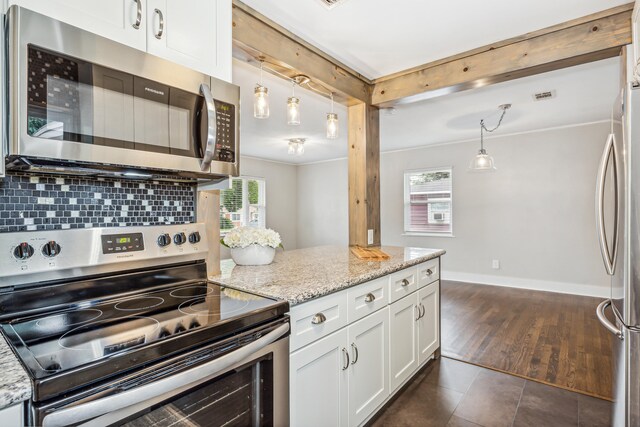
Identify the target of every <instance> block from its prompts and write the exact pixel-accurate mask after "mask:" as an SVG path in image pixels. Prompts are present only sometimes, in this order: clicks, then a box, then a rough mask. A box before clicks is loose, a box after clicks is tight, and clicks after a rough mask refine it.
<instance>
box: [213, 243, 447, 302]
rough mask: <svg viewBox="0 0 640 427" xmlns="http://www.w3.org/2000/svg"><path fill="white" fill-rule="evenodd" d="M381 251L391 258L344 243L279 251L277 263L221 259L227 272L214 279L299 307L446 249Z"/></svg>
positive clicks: (411, 264)
mask: <svg viewBox="0 0 640 427" xmlns="http://www.w3.org/2000/svg"><path fill="white" fill-rule="evenodd" d="M381 249H382V250H383V251H384V252H385V253H387V254H388V255H390V256H391V258H390V259H388V260H386V261H366V260H361V259H359V258H357V257H356V256H355V255H353V254H352V253H351V251H350V249H349V248H348V247H343V246H318V247H313V248H307V249H296V250H292V251H280V250H278V252H277V253H276V257H275V259H274V261H273V263H271V264H269V265H263V266H238V265H236V264H235V263H234V262H233V261H232V260H223V261H222V262H221V263H220V267H221V270H222V272H221V273H220V274H219V275H217V276H212V277H210V280H211V281H212V282H216V283H219V284H221V285H224V286H228V287H230V288H235V289H239V290H243V291H247V292H252V293H255V294H258V295H262V296H266V297H270V298H277V299H281V300H286V301H289V304H290V305H296V304H301V303H303V302H306V301H309V300H311V299H314V298H319V297H321V296H324V295H327V294H330V293H333V292H337V291H340V290H342V289H346V288H348V287H351V286H354V285H357V284H359V283H363V282H366V281H369V280H372V279H375V278H378V277H381V276H385V275H387V274H390V273H393V272H395V271H398V270H402V269H403V268H407V267H410V266H413V265H417V264H420V263H422V262H425V261H427V260H430V259H432V258H436V257H439V256H441V255H444V253H445V251H444V250H442V249H427V248H410V247H407V248H405V247H397V246H383V247H382V248H381Z"/></svg>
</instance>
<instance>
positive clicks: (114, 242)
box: [101, 233, 144, 254]
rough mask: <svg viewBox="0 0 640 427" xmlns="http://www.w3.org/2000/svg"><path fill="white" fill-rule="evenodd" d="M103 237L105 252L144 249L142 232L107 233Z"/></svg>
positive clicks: (114, 252)
mask: <svg viewBox="0 0 640 427" xmlns="http://www.w3.org/2000/svg"><path fill="white" fill-rule="evenodd" d="M101 237H102V253H103V254H116V253H121V252H133V251H144V238H143V237H142V233H127V234H105V235H102V236H101Z"/></svg>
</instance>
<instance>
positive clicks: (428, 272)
mask: <svg viewBox="0 0 640 427" xmlns="http://www.w3.org/2000/svg"><path fill="white" fill-rule="evenodd" d="M432 274H433V270H432V269H430V268H427V276H431V275H432Z"/></svg>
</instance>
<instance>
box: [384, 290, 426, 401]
mask: <svg viewBox="0 0 640 427" xmlns="http://www.w3.org/2000/svg"><path fill="white" fill-rule="evenodd" d="M417 303H418V297H417V293H416V292H414V293H412V294H410V295H408V296H406V297H404V298H402V299H401V300H399V301H396V302H394V303H393V304H391V306H390V310H389V326H390V330H391V333H390V341H391V342H390V344H389V349H390V352H389V356H390V357H389V365H390V366H389V377H390V383H391V390H395V389H396V388H398V386H399V385H400V384H402V383H403V382H404V381H405V380H406V379H407V378H409V377H410V376H411V374H413V372H414V371H415V370H416V368H417V367H418V364H419V362H418V345H417V344H418V343H417V336H418V322H417V318H418V308H417Z"/></svg>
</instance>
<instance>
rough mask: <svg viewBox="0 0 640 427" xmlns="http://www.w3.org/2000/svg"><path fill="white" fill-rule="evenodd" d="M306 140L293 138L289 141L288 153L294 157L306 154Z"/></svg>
mask: <svg viewBox="0 0 640 427" xmlns="http://www.w3.org/2000/svg"><path fill="white" fill-rule="evenodd" d="M304 141H305V139H304V138H292V139H290V140H289V150H288V153H289V154H291V155H292V156H301V155H303V154H304Z"/></svg>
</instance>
